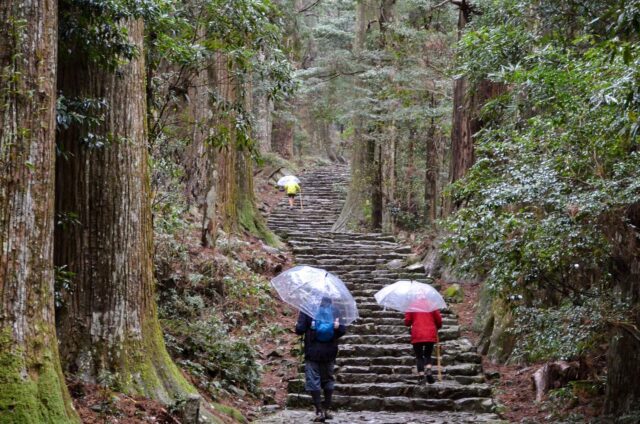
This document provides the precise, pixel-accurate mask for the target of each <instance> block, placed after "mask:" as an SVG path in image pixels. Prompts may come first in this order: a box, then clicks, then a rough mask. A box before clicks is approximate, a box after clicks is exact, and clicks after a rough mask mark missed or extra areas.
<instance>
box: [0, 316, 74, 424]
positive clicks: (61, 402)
mask: <svg viewBox="0 0 640 424" xmlns="http://www.w3.org/2000/svg"><path fill="white" fill-rule="evenodd" d="M15 346H16V344H15V342H14V340H13V338H12V336H11V330H10V329H5V330H3V331H1V332H0V422H2V423H7V424H31V423H33V424H42V423H69V422H77V421H76V420H75V419H73V418H70V417H75V412H74V411H73V410H72V409H71V406H70V405H71V402H70V400H69V399H65V397H64V395H63V393H64V392H65V390H61V385H63V384H64V379H63V377H62V373H61V371H60V367H59V365H58V364H57V363H55V362H54V361H53V358H57V355H55V354H53V353H52V352H50V351H45V352H44V354H42V355H39V356H40V357H39V358H31V359H33V360H29V358H28V355H27V354H26V353H25V352H24V351H22V350H21V349H17V348H16V347H15ZM28 363H30V364H31V366H30V367H29V366H27V364H28Z"/></svg>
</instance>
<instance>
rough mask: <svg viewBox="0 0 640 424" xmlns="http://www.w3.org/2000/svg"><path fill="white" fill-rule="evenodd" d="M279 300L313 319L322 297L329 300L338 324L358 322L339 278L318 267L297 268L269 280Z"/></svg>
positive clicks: (348, 295) (350, 298)
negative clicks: (338, 320) (338, 321)
mask: <svg viewBox="0 0 640 424" xmlns="http://www.w3.org/2000/svg"><path fill="white" fill-rule="evenodd" d="M271 285H272V286H273V287H274V288H275V289H276V291H277V292H278V294H279V295H280V297H281V298H282V300H284V301H285V302H287V303H288V304H290V305H291V306H293V307H294V308H296V309H298V310H300V311H302V312H304V313H305V314H307V315H309V316H310V317H312V318H315V317H316V314H317V313H318V309H319V308H320V303H321V302H322V298H324V297H328V298H330V299H331V300H332V303H333V305H334V307H335V310H336V313H337V314H338V318H340V323H341V324H344V325H348V324H351V323H352V322H353V321H355V320H356V319H358V308H357V307H356V301H355V300H354V299H353V296H351V293H349V290H348V289H347V287H346V286H345V284H344V283H343V282H342V280H341V279H340V278H338V277H337V276H335V275H334V274H331V273H330V272H328V271H325V270H324V269H321V268H314V267H311V266H296V267H293V268H291V269H289V270H287V271H284V272H283V273H281V274H280V275H278V276H276V277H275V278H273V279H272V280H271Z"/></svg>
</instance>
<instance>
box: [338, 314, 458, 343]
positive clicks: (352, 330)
mask: <svg viewBox="0 0 640 424" xmlns="http://www.w3.org/2000/svg"><path fill="white" fill-rule="evenodd" d="M356 322H357V321H356ZM454 323H455V325H454ZM443 324H444V323H443ZM410 331H411V330H410V329H409V327H406V326H405V325H404V322H400V323H399V324H395V325H375V324H356V325H351V326H349V332H348V334H359V335H362V334H388V335H392V334H393V335H408V334H409V333H410ZM447 333H452V334H453V333H455V334H456V338H457V337H458V334H459V333H460V326H458V325H457V321H456V320H454V319H451V320H449V322H448V323H447V324H444V325H443V327H442V328H441V329H440V330H439V331H438V334H439V335H440V336H441V338H440V339H441V340H442V341H444V340H448V339H446V338H445V337H442V336H443V335H444V334H447ZM344 337H347V336H346V335H345V336H344Z"/></svg>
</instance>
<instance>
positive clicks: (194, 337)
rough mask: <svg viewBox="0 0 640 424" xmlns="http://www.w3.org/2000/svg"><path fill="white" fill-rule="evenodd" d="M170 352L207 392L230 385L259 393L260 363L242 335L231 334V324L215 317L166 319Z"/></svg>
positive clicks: (211, 392) (214, 393)
mask: <svg viewBox="0 0 640 424" xmlns="http://www.w3.org/2000/svg"><path fill="white" fill-rule="evenodd" d="M167 328H168V329H169V332H170V334H171V335H170V336H167V337H166V342H167V347H168V349H169V351H170V352H171V353H172V354H174V355H176V356H178V357H181V358H184V359H180V360H178V363H179V364H180V365H181V366H182V367H184V368H185V369H187V370H188V371H189V372H190V373H191V374H192V375H193V376H195V377H196V378H197V379H198V385H199V386H200V387H201V388H203V389H206V390H207V391H208V392H209V393H210V394H212V395H214V396H215V395H217V393H218V390H219V389H222V388H225V389H229V387H230V386H236V387H243V388H245V389H246V390H248V391H249V392H251V393H258V391H259V383H260V365H259V364H258V363H257V361H256V359H257V355H256V352H255V350H254V347H253V346H252V344H251V343H250V342H249V340H247V339H246V338H244V337H235V336H232V335H231V334H230V327H229V326H228V325H227V324H224V323H223V322H221V321H220V320H219V319H218V318H216V317H215V316H212V317H210V318H209V319H208V320H193V321H188V320H184V321H182V320H180V321H178V320H173V321H168V322H167Z"/></svg>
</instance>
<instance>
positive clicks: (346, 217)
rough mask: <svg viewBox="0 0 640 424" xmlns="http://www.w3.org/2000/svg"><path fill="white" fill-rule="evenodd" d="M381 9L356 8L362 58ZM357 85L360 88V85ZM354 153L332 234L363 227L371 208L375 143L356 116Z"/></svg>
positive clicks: (365, 2)
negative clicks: (370, 28) (366, 211)
mask: <svg viewBox="0 0 640 424" xmlns="http://www.w3.org/2000/svg"><path fill="white" fill-rule="evenodd" d="M379 9H380V4H379V0H362V1H360V2H358V3H357V6H356V34H355V41H354V45H353V51H354V54H355V55H356V56H358V55H359V54H360V53H361V52H362V49H363V48H364V41H365V38H366V35H367V30H368V27H369V23H370V22H372V21H375V20H376V18H377V17H378V16H377V15H378V12H379ZM356 84H360V82H359V81H357V82H356ZM353 127H354V134H353V150H352V154H351V182H350V183H349V191H348V193H347V199H346V201H345V204H344V206H343V208H342V211H341V212H340V216H339V217H338V219H337V220H336V222H335V224H333V227H332V231H346V230H347V228H348V227H349V226H350V225H353V224H355V225H361V224H362V223H363V222H364V219H365V206H366V204H367V202H369V204H370V205H371V202H372V189H373V187H375V183H374V181H373V178H374V176H375V173H376V172H377V170H376V169H375V167H374V164H373V162H374V159H375V141H374V140H372V139H371V138H370V137H368V134H367V132H368V129H367V126H366V120H365V118H364V117H363V116H360V115H358V114H356V116H355V117H354V118H353Z"/></svg>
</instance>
